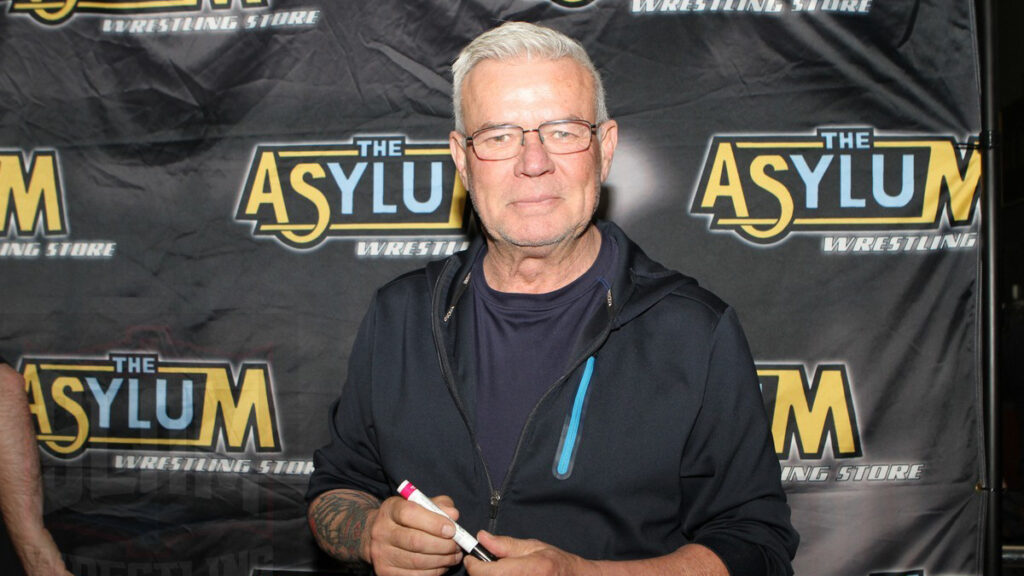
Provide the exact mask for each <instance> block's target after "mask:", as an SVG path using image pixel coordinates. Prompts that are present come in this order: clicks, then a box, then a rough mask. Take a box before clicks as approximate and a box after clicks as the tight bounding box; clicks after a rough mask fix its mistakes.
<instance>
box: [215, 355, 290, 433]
mask: <svg viewBox="0 0 1024 576" xmlns="http://www.w3.org/2000/svg"><path fill="white" fill-rule="evenodd" d="M205 372H206V374H207V377H206V396H205V398H204V402H203V420H202V425H201V429H200V431H199V437H200V439H201V441H202V442H203V443H204V444H209V445H210V446H213V443H214V438H213V433H214V430H215V429H216V424H217V419H218V417H220V420H221V421H222V422H223V425H224V433H225V435H226V437H227V438H226V440H227V445H228V447H229V448H233V449H241V448H244V444H245V440H246V438H247V436H248V433H249V431H250V430H251V429H252V428H253V424H255V430H256V436H257V437H258V439H257V440H256V442H255V443H256V448H257V450H273V449H276V448H277V447H278V442H277V432H276V429H275V427H274V418H273V415H272V414H271V401H270V394H269V389H270V386H269V383H268V382H269V376H268V372H267V368H266V367H265V366H262V367H257V366H250V367H243V368H242V372H241V375H240V376H239V377H240V379H241V381H242V383H241V386H239V387H238V394H237V400H236V399H235V394H234V391H235V389H234V387H232V386H231V382H230V377H229V375H228V371H227V370H226V369H223V368H220V369H216V368H210V369H208V370H205ZM253 421H254V422H253Z"/></svg>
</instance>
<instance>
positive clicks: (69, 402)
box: [46, 376, 89, 454]
mask: <svg viewBox="0 0 1024 576" xmlns="http://www.w3.org/2000/svg"><path fill="white" fill-rule="evenodd" d="M68 390H71V391H72V392H83V391H84V390H85V387H84V386H82V382H81V381H80V380H79V379H78V378H73V377H71V376H61V377H60V378H57V379H56V380H54V381H53V401H54V403H55V404H57V405H58V406H60V407H61V408H63V409H64V410H66V411H67V412H68V414H71V416H72V417H73V418H74V419H75V423H76V424H77V425H78V426H77V430H76V434H75V437H74V439H73V440H72V441H71V443H70V444H68V445H66V446H61V445H60V444H58V443H57V441H55V440H49V441H47V442H46V445H47V447H49V448H50V449H51V450H53V451H54V452H57V453H58V454H72V453H74V452H77V451H78V450H79V449H81V448H82V445H84V444H85V441H86V440H87V439H88V438H89V416H88V415H87V414H86V413H85V410H83V409H82V406H81V404H79V403H78V402H75V400H74V399H72V398H70V397H69V396H68V395H67V391H68Z"/></svg>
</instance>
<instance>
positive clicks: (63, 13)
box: [11, 0, 78, 22]
mask: <svg viewBox="0 0 1024 576" xmlns="http://www.w3.org/2000/svg"><path fill="white" fill-rule="evenodd" d="M77 5H78V0H49V1H48V2H45V3H43V2H41V1H40V0H27V1H26V0H20V1H19V0H15V2H14V4H13V5H12V6H11V12H32V13H33V14H34V15H35V17H36V18H38V19H39V20H41V21H43V22H60V21H61V20H63V19H65V18H67V17H68V16H70V15H71V13H72V12H74V11H75V7H76V6H77Z"/></svg>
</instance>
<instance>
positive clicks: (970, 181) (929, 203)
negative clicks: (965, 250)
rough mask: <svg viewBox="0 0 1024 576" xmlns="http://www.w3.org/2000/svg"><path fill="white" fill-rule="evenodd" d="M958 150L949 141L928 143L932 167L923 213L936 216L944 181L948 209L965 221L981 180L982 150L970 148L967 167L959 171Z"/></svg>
mask: <svg viewBox="0 0 1024 576" xmlns="http://www.w3.org/2000/svg"><path fill="white" fill-rule="evenodd" d="M957 156H958V154H957V153H956V150H955V149H954V147H953V145H952V144H951V143H949V142H936V143H934V144H932V145H931V167H930V169H929V170H928V180H927V182H926V183H925V214H934V215H935V217H936V218H937V217H938V213H939V195H940V192H941V191H942V185H943V183H945V184H946V188H947V190H949V210H950V214H951V215H952V217H953V221H954V222H956V223H962V222H967V219H968V218H969V217H970V215H971V207H972V206H973V205H974V198H975V195H976V193H977V191H978V184H979V182H980V181H981V151H979V150H977V149H973V148H972V149H971V152H970V155H969V156H968V159H967V169H966V171H965V172H964V173H963V174H961V173H960V164H959V162H958V158H957Z"/></svg>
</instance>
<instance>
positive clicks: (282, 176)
mask: <svg viewBox="0 0 1024 576" xmlns="http://www.w3.org/2000/svg"><path fill="white" fill-rule="evenodd" d="M466 200H467V193H466V189H465V188H464V187H463V185H462V182H461V181H460V180H459V178H458V176H457V175H456V171H455V165H454V163H453V162H452V161H451V156H450V154H449V151H448V144H447V142H446V143H443V144H441V143H432V144H412V143H409V142H407V141H406V140H405V138H403V137H365V138H363V137H357V138H355V139H354V140H353V141H352V142H351V143H350V144H323V145H314V144H310V145H288V146H270V145H267V146H259V147H258V148H257V149H256V151H255V153H254V154H253V160H252V164H251V166H250V168H249V175H248V178H247V179H246V182H245V186H244V188H243V190H242V194H241V197H240V199H239V202H238V210H237V213H236V214H235V218H236V219H237V220H239V221H243V222H252V223H253V235H254V236H257V237H270V238H274V239H275V240H277V241H278V242H280V243H282V244H284V245H285V246H288V247H290V248H293V249H297V250H308V249H311V248H315V247H316V246H318V245H320V244H321V243H322V242H323V241H324V240H326V239H327V238H332V237H333V238H338V237H345V238H350V239H357V238H362V239H363V240H364V241H363V242H361V243H360V244H359V248H357V252H359V253H360V255H377V254H374V252H375V251H376V252H380V253H383V252H385V251H387V250H390V251H391V252H392V253H391V254H388V255H438V254H440V253H434V254H432V252H436V251H435V250H434V248H436V247H437V243H436V241H435V240H436V237H437V236H448V237H453V236H454V237H461V236H462V235H463V232H464V224H465V221H466V220H465V217H466V204H467V202H466ZM417 235H430V236H432V237H434V240H431V242H430V246H426V245H423V246H420V245H419V244H423V241H419V242H417V243H416V244H415V245H410V246H411V247H412V248H414V249H410V250H407V251H406V252H411V253H405V254H403V250H402V249H398V250H393V249H391V248H388V243H386V242H380V241H377V242H370V243H367V242H366V241H365V239H366V238H367V237H371V238H378V239H379V238H381V237H385V238H387V237H408V236H417ZM448 244H451V245H452V247H461V244H462V243H461V242H460V241H456V240H453V239H449V240H447V241H444V242H443V243H442V244H441V246H442V247H444V246H447V245H448ZM410 246H405V248H410ZM442 252H444V251H442Z"/></svg>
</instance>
